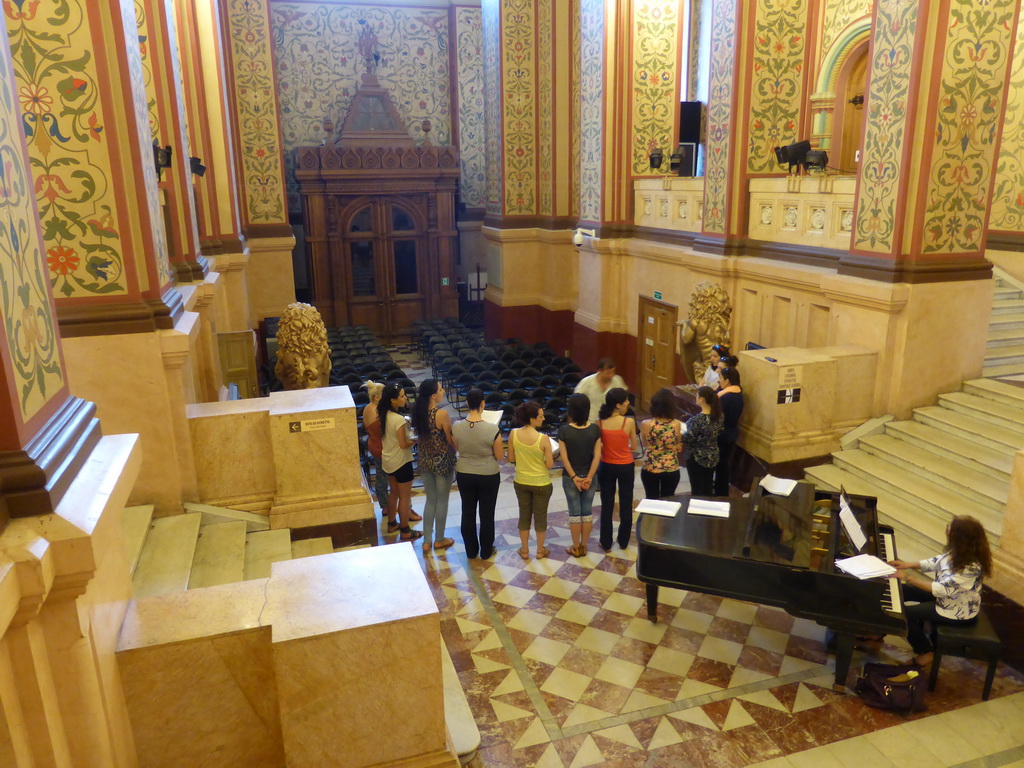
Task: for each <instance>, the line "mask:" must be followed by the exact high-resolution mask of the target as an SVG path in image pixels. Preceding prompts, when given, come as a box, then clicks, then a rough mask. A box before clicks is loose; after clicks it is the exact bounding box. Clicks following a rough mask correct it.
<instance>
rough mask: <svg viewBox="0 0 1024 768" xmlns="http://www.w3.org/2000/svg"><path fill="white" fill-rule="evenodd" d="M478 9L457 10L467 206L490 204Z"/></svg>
mask: <svg viewBox="0 0 1024 768" xmlns="http://www.w3.org/2000/svg"><path fill="white" fill-rule="evenodd" d="M481 24H482V19H481V13H480V9H479V8H456V9H455V39H456V43H455V53H456V57H457V58H456V60H457V62H458V72H457V73H456V74H457V78H456V80H457V83H458V89H459V122H458V126H459V156H460V160H461V163H462V178H461V180H460V187H459V191H460V193H461V196H462V203H463V205H465V206H466V207H467V208H484V207H485V206H486V205H487V173H486V170H487V158H486V153H485V147H484V135H485V134H484V68H483V61H482V57H483V45H482V40H481V35H482V30H481Z"/></svg>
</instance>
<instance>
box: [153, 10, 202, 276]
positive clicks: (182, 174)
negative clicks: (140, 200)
mask: <svg viewBox="0 0 1024 768" xmlns="http://www.w3.org/2000/svg"><path fill="white" fill-rule="evenodd" d="M135 8H136V20H137V23H138V29H139V39H140V40H142V41H145V42H143V43H142V45H141V53H142V69H143V74H144V76H145V83H146V101H147V105H148V107H149V110H148V111H149V126H150V131H151V133H152V136H153V139H154V141H156V142H157V143H158V144H159V145H160V146H161V147H163V146H170V148H171V167H170V168H164V169H163V171H162V178H161V180H160V187H161V189H163V190H165V191H166V194H167V202H166V205H167V213H168V215H167V217H166V220H167V222H168V233H167V234H168V248H169V250H170V261H171V267H172V269H173V270H174V273H175V276H176V278H177V280H178V282H179V283H191V282H197V281H198V282H201V281H202V280H203V279H204V278H205V276H206V274H207V272H209V265H208V263H207V260H206V258H205V257H204V256H203V255H202V253H201V250H200V246H199V227H198V223H197V220H196V204H195V197H194V195H193V192H192V170H191V163H190V160H189V158H190V157H191V156H192V152H191V148H190V147H189V140H188V134H187V130H186V116H185V95H184V93H183V85H182V70H181V61H180V56H179V41H178V31H177V27H176V22H175V17H174V9H173V7H172V5H171V3H170V2H168V1H167V0H141V1H140V2H138V3H136V6H135Z"/></svg>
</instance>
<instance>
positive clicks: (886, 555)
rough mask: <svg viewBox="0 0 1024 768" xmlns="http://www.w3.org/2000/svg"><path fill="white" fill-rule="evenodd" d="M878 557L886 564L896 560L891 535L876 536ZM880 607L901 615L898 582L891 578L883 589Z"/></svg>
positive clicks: (901, 608) (881, 534)
mask: <svg viewBox="0 0 1024 768" xmlns="http://www.w3.org/2000/svg"><path fill="white" fill-rule="evenodd" d="M878 549H879V553H878V556H879V557H880V558H881V559H882V560H885V561H886V562H888V561H889V560H894V559H895V558H896V544H895V542H894V541H893V537H892V534H891V533H879V534H878ZM882 607H883V608H884V609H885V610H887V611H892V612H893V613H903V606H902V604H901V603H900V586H899V580H898V579H897V578H896V577H895V576H893V577H892V578H890V579H889V586H887V587H886V588H885V593H884V594H883V595H882Z"/></svg>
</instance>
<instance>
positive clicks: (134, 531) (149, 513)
mask: <svg viewBox="0 0 1024 768" xmlns="http://www.w3.org/2000/svg"><path fill="white" fill-rule="evenodd" d="M153 509H154V507H153V505H152V504H142V505H140V506H137V507H125V508H124V515H123V516H122V518H121V524H122V526H123V528H124V551H125V556H126V558H127V562H128V574H129V575H130V576H134V575H135V567H136V566H137V565H138V564H139V556H140V555H141V554H142V547H143V545H144V544H145V543H146V534H148V533H149V524H150V523H151V522H153Z"/></svg>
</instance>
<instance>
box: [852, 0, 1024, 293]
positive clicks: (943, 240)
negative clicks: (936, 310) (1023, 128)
mask: <svg viewBox="0 0 1024 768" xmlns="http://www.w3.org/2000/svg"><path fill="white" fill-rule="evenodd" d="M1017 6H1018V4H1017V3H1015V2H1013V0H996V1H995V2H991V3H987V4H985V5H977V4H976V3H973V2H970V0H951V1H950V2H948V3H947V2H942V3H940V2H922V3H919V4H918V3H914V4H908V3H904V2H901V1H900V0H879V2H877V3H876V5H875V15H874V22H873V25H872V32H873V34H872V42H871V53H870V57H871V75H870V83H871V87H870V88H869V90H868V95H867V102H866V104H865V112H866V121H865V128H864V149H863V152H862V155H861V169H860V174H859V177H858V185H857V201H856V206H855V216H856V218H855V221H854V231H853V240H852V244H851V248H850V255H849V258H847V259H844V260H843V261H842V262H841V264H840V272H841V273H845V274H851V275H857V276H862V277H872V278H875V279H879V280H887V281H894V282H897V281H903V282H937V281H943V282H944V281H961V280H971V279H987V278H988V277H989V275H990V274H991V265H990V264H989V263H988V262H987V261H986V260H985V258H984V251H985V244H986V229H987V226H988V221H989V211H990V208H991V202H992V188H993V185H994V182H995V180H996V163H997V152H996V150H997V146H998V144H999V138H1000V135H1001V132H1002V128H1003V122H1004V121H1003V117H1002V115H1003V110H1004V105H1006V103H1007V101H1006V99H1007V86H1008V84H1009V80H1010V74H1011V71H1010V69H1011V65H1012V64H1013V60H1014V56H1013V46H1014V41H1015V36H1016V10H1017Z"/></svg>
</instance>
